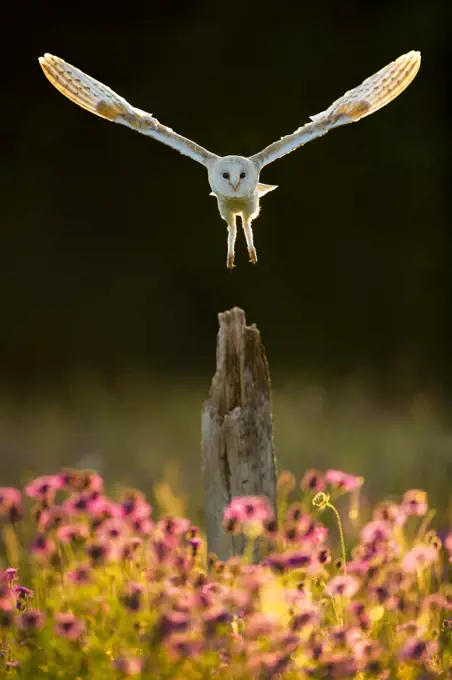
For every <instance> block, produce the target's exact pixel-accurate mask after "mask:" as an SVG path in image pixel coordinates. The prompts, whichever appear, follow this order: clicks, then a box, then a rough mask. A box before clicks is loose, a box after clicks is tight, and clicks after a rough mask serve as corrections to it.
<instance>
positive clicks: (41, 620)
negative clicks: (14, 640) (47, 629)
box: [17, 609, 45, 633]
mask: <svg viewBox="0 0 452 680" xmlns="http://www.w3.org/2000/svg"><path fill="white" fill-rule="evenodd" d="M44 624H45V617H44V614H42V613H41V612H40V611H39V610H38V609H27V611H25V612H23V613H22V614H21V615H20V616H19V618H18V620H17V625H18V627H19V628H20V629H21V630H23V631H26V632H27V633H34V632H37V631H40V630H42V629H43V628H44Z"/></svg>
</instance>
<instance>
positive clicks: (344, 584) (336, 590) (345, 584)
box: [326, 575, 360, 598]
mask: <svg viewBox="0 0 452 680" xmlns="http://www.w3.org/2000/svg"><path fill="white" fill-rule="evenodd" d="M359 588H360V582H359V580H358V579H357V578H356V577H355V576H346V575H341V576H335V577H334V578H333V579H331V581H330V582H329V583H328V585H327V586H326V590H327V591H328V592H329V593H330V594H331V595H340V596H342V597H346V598H351V597H353V596H354V595H356V593H357V592H358V590H359Z"/></svg>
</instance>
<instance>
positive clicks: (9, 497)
mask: <svg viewBox="0 0 452 680" xmlns="http://www.w3.org/2000/svg"><path fill="white" fill-rule="evenodd" d="M23 514H24V512H23V505H22V494H21V493H20V491H18V490H17V489H14V488H12V487H9V486H7V487H5V486H4V487H0V518H2V517H4V518H6V519H7V520H8V521H9V522H17V521H19V520H20V519H22V517H23Z"/></svg>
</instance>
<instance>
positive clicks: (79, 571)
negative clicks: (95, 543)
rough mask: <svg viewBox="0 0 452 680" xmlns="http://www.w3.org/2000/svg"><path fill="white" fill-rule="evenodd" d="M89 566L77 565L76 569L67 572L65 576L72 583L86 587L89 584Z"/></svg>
mask: <svg viewBox="0 0 452 680" xmlns="http://www.w3.org/2000/svg"><path fill="white" fill-rule="evenodd" d="M91 571H92V570H91V565H90V564H88V563H86V564H79V566H78V567H76V569H73V570H72V571H69V572H68V574H67V577H68V580H69V581H71V582H72V583H78V584H79V585H86V584H87V583H91Z"/></svg>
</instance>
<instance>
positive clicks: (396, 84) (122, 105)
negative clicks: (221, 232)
mask: <svg viewBox="0 0 452 680" xmlns="http://www.w3.org/2000/svg"><path fill="white" fill-rule="evenodd" d="M39 63H40V64H41V67H42V70H43V71H44V73H45V75H46V76H47V78H48V79H49V80H50V82H51V83H52V85H54V86H55V87H56V88H57V90H59V91H60V92H62V94H64V95H65V96H66V97H68V99H70V100H71V101H73V102H75V103H76V104H78V105H79V106H82V107H83V108H84V109H87V110H88V111H91V113H94V114H96V115H97V116H100V117H101V118H106V119H107V120H110V121H113V122H115V123H120V124H121V125H126V126H128V127H130V128H132V129H133V130H136V131H137V132H141V133H142V134H144V135H148V136H149V137H153V138H154V139H157V140H158V141H159V142H163V144H167V145H168V146H171V147H172V148H173V149H176V151H179V152H180V153H182V154H185V155H186V156H189V157H190V158H192V159H193V160H195V161H198V163H202V165H204V166H205V167H206V168H207V173H208V178H209V184H210V188H211V190H212V192H211V195H212V196H215V197H216V199H217V202H218V210H219V212H220V215H221V217H222V218H223V219H224V220H225V221H226V223H227V225H228V241H227V245H228V253H227V266H228V268H229V269H232V268H233V266H234V251H235V239H236V234H237V225H236V220H237V216H240V217H241V221H242V228H243V231H244V233H245V238H246V243H247V246H248V253H249V256H250V260H251V262H253V263H256V262H257V253H256V248H255V247H254V241H253V230H252V226H251V225H252V221H253V220H254V219H255V218H256V217H257V216H258V214H259V199H260V197H261V196H264V194H266V193H268V192H269V191H273V189H276V188H277V187H276V186H273V185H270V184H262V183H261V182H260V181H259V175H260V171H261V170H262V168H263V167H264V166H265V165H268V164H269V163H272V162H273V161H275V160H276V159H277V158H281V157H282V156H285V155H286V154H287V153H290V152H291V151H295V149H298V147H299V146H303V145H304V144H306V142H310V141H311V140H312V139H316V138H317V137H321V136H322V135H324V134H326V133H327V132H328V131H329V130H332V129H333V128H335V127H339V126H340V125H347V124H348V123H355V122H356V121H358V120H360V119H361V118H364V117H365V116H368V115H369V114H371V113H374V112H375V111H378V109H381V107H382V106H385V105H386V104H389V102H390V101H392V100H393V99H395V98H396V97H397V96H398V95H399V94H400V93H401V92H403V90H404V89H405V88H406V87H407V86H408V85H409V84H410V83H411V81H412V80H413V78H414V77H415V75H416V73H417V72H418V70H419V66H420V63H421V55H420V52H415V51H411V52H408V53H407V54H404V55H402V56H401V57H399V58H398V59H396V60H395V61H393V62H391V63H390V64H388V65H387V66H385V67H384V68H382V69H381V70H380V71H378V72H377V73H375V74H374V75H372V76H370V77H369V78H367V79H366V80H365V81H364V82H363V83H361V85H358V87H355V88H354V89H353V90H349V91H348V92H346V93H345V94H344V95H343V96H342V97H340V98H339V99H337V100H336V101H335V102H333V104H331V106H329V107H328V108H327V109H325V111H322V112H321V113H317V114H316V115H315V116H311V122H309V123H307V124H306V125H303V126H302V127H299V128H298V129H297V130H295V132H293V133H292V134H290V135H287V136H286V137H282V138H281V139H279V140H278V141H277V142H274V143H273V144H270V145H269V146H267V147H266V148H265V149H263V150H262V151H260V152H259V153H257V154H255V155H254V156H250V157H249V158H245V157H244V156H224V157H221V156H217V155H215V154H214V153H211V152H210V151H207V150H206V149H204V148H203V147H202V146H199V145H198V144H196V143H195V142H192V141H191V140H190V139H186V138H185V137H182V136H181V135H178V134H177V133H176V132H174V131H173V130H172V129H171V128H169V127H166V126H165V125H162V124H161V123H159V121H158V120H157V119H156V118H154V117H153V116H152V114H150V113H146V111H142V110H141V109H137V108H135V107H134V106H132V105H131V104H129V102H128V101H126V100H125V99H123V98H122V97H120V96H119V95H117V94H116V93H115V92H113V90H111V89H110V88H109V87H107V86H106V85H103V84H102V83H100V82H99V81H98V80H95V79H94V78H91V76H88V75H86V73H83V71H80V70H79V69H78V68H75V66H71V65H70V64H68V63H67V62H65V61H64V60H63V59H60V58H59V57H55V56H53V55H51V54H45V55H44V56H43V57H40V58H39Z"/></svg>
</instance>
